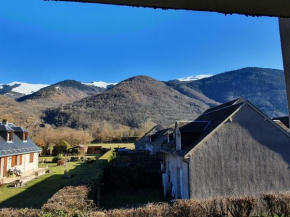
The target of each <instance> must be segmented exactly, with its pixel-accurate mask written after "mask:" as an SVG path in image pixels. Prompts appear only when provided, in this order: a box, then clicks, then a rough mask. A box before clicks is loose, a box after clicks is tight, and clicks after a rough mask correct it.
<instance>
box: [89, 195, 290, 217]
mask: <svg viewBox="0 0 290 217" xmlns="http://www.w3.org/2000/svg"><path fill="white" fill-rule="evenodd" d="M91 215H92V216H96V217H99V216H100V217H101V216H106V217H163V216H166V217H183V216H188V217H224V216H231V217H249V216H269V217H277V216H279V217H289V216H290V192H284V193H280V194H273V193H267V194H262V195H261V196H260V197H256V198H255V197H252V196H248V197H216V198H213V199H208V200H201V201H197V200H193V199H191V200H176V201H175V202H174V203H173V204H172V205H171V206H170V205H169V204H168V203H159V204H151V203H150V204H147V205H146V206H143V207H140V208H132V209H115V210H109V211H103V212H93V213H91Z"/></svg>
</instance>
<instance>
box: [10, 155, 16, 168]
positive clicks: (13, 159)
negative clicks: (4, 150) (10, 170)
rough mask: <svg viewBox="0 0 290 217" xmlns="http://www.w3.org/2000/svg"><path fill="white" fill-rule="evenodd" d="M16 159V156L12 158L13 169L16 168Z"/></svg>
mask: <svg viewBox="0 0 290 217" xmlns="http://www.w3.org/2000/svg"><path fill="white" fill-rule="evenodd" d="M15 158H16V156H12V162H11V167H14V166H15Z"/></svg>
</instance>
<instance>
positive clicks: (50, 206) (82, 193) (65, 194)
mask: <svg viewBox="0 0 290 217" xmlns="http://www.w3.org/2000/svg"><path fill="white" fill-rule="evenodd" d="M88 193H89V188H88V187H86V186H77V187H72V186H68V187H64V188H63V189H61V190H59V191H58V192H57V193H55V194H54V195H53V196H52V198H50V199H49V200H48V201H47V203H46V204H44V205H43V206H42V208H41V209H42V211H44V212H45V213H51V215H52V216H84V215H85V214H86V213H88V212H89V211H91V210H93V208H94V203H93V201H92V200H89V198H88Z"/></svg>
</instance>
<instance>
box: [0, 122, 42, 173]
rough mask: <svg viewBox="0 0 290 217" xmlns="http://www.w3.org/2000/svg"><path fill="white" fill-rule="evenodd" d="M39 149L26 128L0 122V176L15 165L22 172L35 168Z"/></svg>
mask: <svg viewBox="0 0 290 217" xmlns="http://www.w3.org/2000/svg"><path fill="white" fill-rule="evenodd" d="M40 151H41V149H40V148H39V147H38V146H37V145H35V144H34V142H33V141H32V140H31V139H30V138H29V135H28V131H27V130H25V129H24V128H22V127H16V126H15V125H14V124H11V123H8V122H7V121H3V122H0V178H2V177H6V176H7V171H8V170H9V169H13V168H15V167H16V168H17V169H18V170H21V171H22V172H26V171H29V170H32V169H37V168H38V155H39V153H40Z"/></svg>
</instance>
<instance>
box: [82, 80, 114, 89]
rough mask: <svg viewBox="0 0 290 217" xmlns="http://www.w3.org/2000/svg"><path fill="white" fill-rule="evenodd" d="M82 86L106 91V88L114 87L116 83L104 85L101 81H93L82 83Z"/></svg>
mask: <svg viewBox="0 0 290 217" xmlns="http://www.w3.org/2000/svg"><path fill="white" fill-rule="evenodd" d="M83 84H85V85H89V86H95V87H101V88H105V89H107V88H108V87H111V86H115V85H116V84H117V83H106V82H103V81H94V82H90V83H83Z"/></svg>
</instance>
